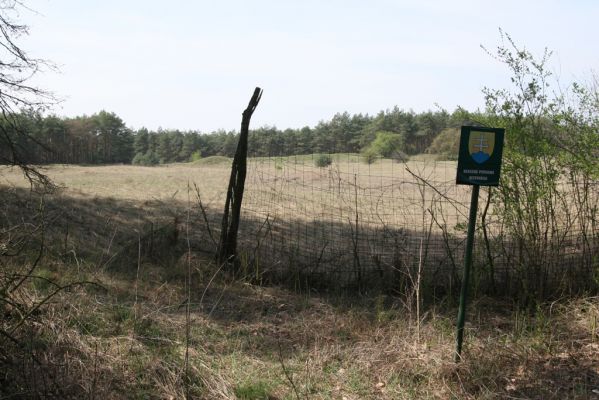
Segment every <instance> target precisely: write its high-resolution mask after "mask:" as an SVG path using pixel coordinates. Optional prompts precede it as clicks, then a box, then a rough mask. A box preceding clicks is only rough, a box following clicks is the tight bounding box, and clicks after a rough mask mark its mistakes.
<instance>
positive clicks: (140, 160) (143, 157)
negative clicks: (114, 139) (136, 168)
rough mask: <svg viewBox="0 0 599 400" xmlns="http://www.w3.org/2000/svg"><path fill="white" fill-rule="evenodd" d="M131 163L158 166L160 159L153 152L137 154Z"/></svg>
mask: <svg viewBox="0 0 599 400" xmlns="http://www.w3.org/2000/svg"><path fill="white" fill-rule="evenodd" d="M131 163H132V164H134V165H156V164H158V158H157V157H156V155H155V154H154V153H151V152H147V153H146V154H141V153H137V154H136V155H135V157H133V160H132V161H131Z"/></svg>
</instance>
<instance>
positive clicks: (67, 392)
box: [0, 155, 599, 400]
mask: <svg viewBox="0 0 599 400" xmlns="http://www.w3.org/2000/svg"><path fill="white" fill-rule="evenodd" d="M406 165H407V166H408V168H410V170H412V172H416V173H417V174H418V175H419V176H423V177H426V178H427V179H428V180H430V181H434V182H437V183H440V184H443V183H445V186H443V187H445V188H446V190H447V192H446V193H445V194H446V195H447V196H450V195H451V197H452V198H457V199H459V201H462V200H463V201H465V199H467V196H468V191H466V190H463V189H456V188H455V187H453V186H452V185H451V184H450V183H451V182H452V181H453V180H454V176H453V174H454V173H455V164H454V163H449V162H442V163H434V164H433V163H429V162H428V160H415V161H410V162H408V163H407V164H406ZM229 167H230V164H229V160H227V159H218V158H208V159H204V160H200V161H199V162H196V163H189V164H173V165H164V166H159V167H140V166H128V165H127V166H125V165H123V166H59V165H56V166H49V167H47V168H46V169H45V172H46V173H47V174H48V175H49V176H50V177H51V178H52V179H53V180H54V182H55V183H56V184H57V185H58V186H59V188H58V189H57V190H56V191H54V192H53V193H47V194H45V195H44V196H43V200H42V197H41V195H40V193H39V191H36V190H33V191H30V186H29V184H28V182H27V181H25V180H24V179H23V177H22V175H21V174H20V172H19V171H17V170H9V169H6V168H2V169H1V170H0V185H1V186H0V222H1V224H0V231H1V233H2V235H1V236H0V250H2V251H3V253H2V254H4V256H2V257H0V260H1V262H2V264H1V265H2V271H3V272H2V274H3V275H2V282H3V287H5V288H8V289H4V290H7V291H6V293H7V297H6V298H7V300H9V301H10V302H7V303H5V304H2V312H3V315H4V318H3V320H2V321H3V326H2V330H3V332H4V333H6V335H4V336H2V337H1V339H0V363H1V364H0V366H1V367H2V370H3V374H2V376H0V398H88V399H97V398H103V399H129V398H134V399H179V398H190V399H191V398H194V399H242V400H262V399H265V400H275V399H281V400H282V399H298V400H299V399H339V400H353V399H355V400H358V399H415V398H416V399H504V398H506V399H507V398H510V399H599V361H598V359H599V357H598V355H599V324H598V321H599V298H597V297H590V296H586V297H578V298H568V299H566V298H563V299H557V300H556V301H554V302H551V303H548V304H533V305H529V306H528V307H525V308H523V307H520V306H518V305H516V304H515V303H513V302H512V301H510V300H509V299H497V298H487V297H479V298H476V299H474V300H473V301H472V303H471V304H470V306H469V310H468V319H467V324H466V335H465V336H466V339H465V340H466V341H465V348H464V353H463V356H464V359H463V361H462V362H461V363H459V364H455V363H454V362H453V351H454V346H455V343H454V341H455V338H454V329H455V328H454V326H455V317H456V314H457V308H456V300H457V299H456V298H454V297H447V298H445V299H443V300H441V301H439V302H437V303H434V304H426V305H421V304H418V305H417V304H416V300H415V298H414V297H413V296H412V297H409V296H408V297H406V296H399V295H397V296H396V295H393V294H389V293H375V292H372V293H369V294H359V293H357V292H350V291H332V292H319V291H315V290H310V289H308V290H293V289H289V288H287V287H283V286H276V285H271V286H260V285H256V284H255V283H254V281H252V280H250V279H245V278H240V279H235V280H233V279H232V278H231V276H230V275H228V273H227V272H226V271H225V270H224V269H223V268H222V267H221V266H219V265H215V263H214V261H213V257H212V255H211V253H210V252H208V251H206V250H205V246H199V243H200V242H207V243H210V238H209V236H208V235H207V234H206V233H205V221H204V215H203V214H202V209H201V208H200V207H199V201H198V193H199V197H200V198H201V200H202V204H203V206H205V208H204V211H206V212H207V213H208V214H209V215H207V216H206V218H207V219H208V220H209V221H210V223H211V224H212V226H213V229H215V228H216V227H217V226H218V225H215V221H218V218H216V217H217V216H218V215H217V212H219V211H221V209H222V204H223V199H224V194H225V189H226V185H227V181H228V177H229ZM248 171H249V172H248V194H247V198H246V199H245V200H246V201H247V207H248V209H249V210H251V212H253V213H255V214H260V213H262V214H264V213H269V215H276V216H277V218H279V219H285V218H291V217H294V218H320V217H322V218H323V219H324V220H326V219H327V218H331V219H332V218H340V219H347V218H349V217H351V215H352V213H355V210H356V209H362V210H365V211H364V215H370V216H371V218H372V221H374V220H375V218H384V219H385V220H386V221H389V223H391V224H399V223H404V224H413V226H422V224H424V225H428V224H430V220H429V219H424V220H423V215H425V217H426V214H425V213H423V210H426V209H427V207H428V205H429V204H430V202H431V201H435V199H438V197H435V196H436V195H435V194H433V193H432V192H429V191H426V190H425V191H424V192H422V191H421V190H422V188H423V186H419V185H418V184H417V183H415V182H418V180H417V179H416V180H414V177H413V175H412V174H410V173H409V172H408V171H406V168H405V165H403V164H397V163H393V162H391V161H390V160H379V161H377V162H376V163H374V164H371V165H367V164H364V163H363V162H361V160H360V159H359V158H358V157H357V156H355V155H337V156H334V157H333V164H332V165H331V166H330V167H327V168H317V167H315V166H314V163H313V157H312V156H301V157H300V156H298V157H286V158H280V159H253V160H252V161H251V162H250V165H249V169H248ZM194 184H195V185H196V186H197V189H198V190H197V192H196V189H195V186H194ZM315 188H322V190H318V189H316V190H315ZM335 188H337V189H335ZM34 189H35V188H34ZM325 189H326V190H325ZM335 190H337V191H336V192H335ZM422 193H424V195H423V194H422ZM427 196H428V197H427ZM401 198H403V199H405V201H404V202H403V203H401V202H397V199H401ZM423 204H424V207H423ZM261 207H264V208H266V209H262V208H261ZM458 207H459V206H458ZM383 209H384V212H383V211H381V210H383ZM213 214H214V215H213ZM315 216H316V217H315ZM369 218H370V217H369ZM426 218H428V217H426ZM450 218H455V221H450V223H451V224H454V223H457V222H460V221H461V218H462V214H461V212H458V211H456V212H455V215H454V216H453V217H451V216H450ZM364 221H365V224H367V223H368V221H370V219H367V218H366V217H364ZM373 223H374V222H373ZM19 249H21V250H19ZM5 250H6V251H5ZM17 250H18V251H17ZM28 271H31V276H30V277H29V278H26V279H24V280H23V282H22V283H21V284H19V285H17V284H16V283H15V282H17V283H18V282H20V280H21V278H20V277H21V276H22V274H25V273H26V272H28ZM11 338H13V339H18V340H17V341H13V340H11ZM17 342H18V343H17Z"/></svg>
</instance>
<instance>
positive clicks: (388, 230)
mask: <svg viewBox="0 0 599 400" xmlns="http://www.w3.org/2000/svg"><path fill="white" fill-rule="evenodd" d="M323 160H324V162H323ZM329 161H330V164H329ZM327 164H328V165H327ZM318 165H321V166H318ZM455 171H456V164H455V162H450V161H426V160H422V161H414V160H411V161H408V162H395V161H393V160H391V159H379V160H376V161H375V162H373V163H371V164H368V163H365V162H364V160H363V159H362V158H361V157H360V156H358V155H356V154H331V155H324V156H323V155H298V156H289V157H262V158H260V157H253V158H252V157H250V159H249V160H248V176H247V182H246V190H245V195H244V202H243V212H242V225H241V227H240V234H239V237H240V240H241V243H240V245H241V247H242V249H243V254H244V255H245V257H246V258H247V261H248V262H247V263H246V265H252V268H253V270H252V272H251V273H254V274H256V278H257V279H262V278H263V277H265V276H269V277H273V276H274V277H276V278H277V279H284V280H287V281H290V282H293V283H294V284H296V285H304V284H305V285H309V286H318V285H322V286H326V287H331V286H333V287H354V286H355V287H359V288H360V289H363V290H367V289H368V288H374V287H377V288H384V289H393V290H400V291H405V290H409V289H410V288H411V287H412V286H413V285H414V284H415V282H416V279H419V280H420V281H421V284H422V285H424V287H428V288H430V289H432V290H433V291H435V292H439V294H442V293H447V292H448V291H450V292H451V291H455V289H456V288H458V287H459V280H460V274H461V270H462V267H461V266H462V260H463V253H464V247H465V236H466V227H467V223H468V208H469V198H470V190H471V189H470V187H468V186H458V185H456V184H455ZM575 189H576V188H575V187H573V186H572V185H567V184H565V185H563V188H562V189H561V190H562V192H563V196H564V199H567V198H569V197H570V196H574V193H573V191H574V190H575ZM588 195H590V196H592V197H591V198H588V199H586V200H585V203H584V204H586V205H587V208H588V209H586V210H579V209H572V207H574V206H573V205H572V204H571V202H568V201H565V202H563V203H559V204H561V205H562V207H564V209H563V210H554V212H556V213H562V212H563V213H564V217H563V218H562V219H563V224H562V225H561V226H552V227H550V229H547V230H546V231H545V232H542V234H541V235H539V237H537V238H533V243H531V238H530V237H528V236H527V235H526V234H518V232H517V230H516V231H515V232H512V231H510V230H507V229H506V224H505V221H503V220H502V217H501V214H500V213H495V209H494V207H496V205H495V204H494V202H492V201H488V200H489V190H487V189H484V190H481V199H480V201H479V208H480V209H479V219H478V224H477V233H476V236H477V239H476V245H475V254H474V287H475V290H476V289H477V288H478V289H480V290H481V291H501V292H505V293H512V292H514V291H518V290H524V289H525V290H531V288H534V289H533V290H534V291H541V292H543V293H542V295H547V294H548V292H549V291H551V290H560V291H561V292H563V291H564V290H569V291H572V290H576V291H578V290H584V288H588V287H591V286H592V287H595V288H596V286H597V280H598V279H599V276H598V271H599V264H598V262H599V261H598V260H599V229H598V228H599V223H598V220H597V215H598V212H597V207H596V204H598V203H599V195H598V190H597V186H596V183H595V186H594V188H592V190H590V191H587V196H588ZM593 204H594V205H595V206H594V208H593V206H592V205H593ZM589 205H591V206H589ZM574 208H575V207H574ZM523 288H524V289H523ZM537 294H541V293H537Z"/></svg>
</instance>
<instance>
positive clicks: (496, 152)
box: [456, 126, 505, 186]
mask: <svg viewBox="0 0 599 400" xmlns="http://www.w3.org/2000/svg"><path fill="white" fill-rule="evenodd" d="M472 132H494V133H495V145H494V148H493V154H491V157H490V158H489V159H488V160H487V161H485V162H483V163H481V164H479V163H477V162H476V161H474V160H473V159H472V157H471V156H470V151H469V150H468V142H469V139H470V134H471V133H472ZM504 136H505V129H503V128H483V127H477V126H462V132H461V134H460V152H459V155H458V170H457V177H456V183H457V184H458V185H478V186H498V185H499V177H500V174H501V157H502V155H503V138H504Z"/></svg>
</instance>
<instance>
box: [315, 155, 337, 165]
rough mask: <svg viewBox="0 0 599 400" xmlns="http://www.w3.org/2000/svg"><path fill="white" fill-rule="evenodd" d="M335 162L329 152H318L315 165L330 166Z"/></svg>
mask: <svg viewBox="0 0 599 400" xmlns="http://www.w3.org/2000/svg"><path fill="white" fill-rule="evenodd" d="M332 163H333V159H332V158H331V156H330V155H328V154H318V155H316V158H314V165H316V166H317V167H318V168H324V167H328V166H329V165H331V164H332Z"/></svg>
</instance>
